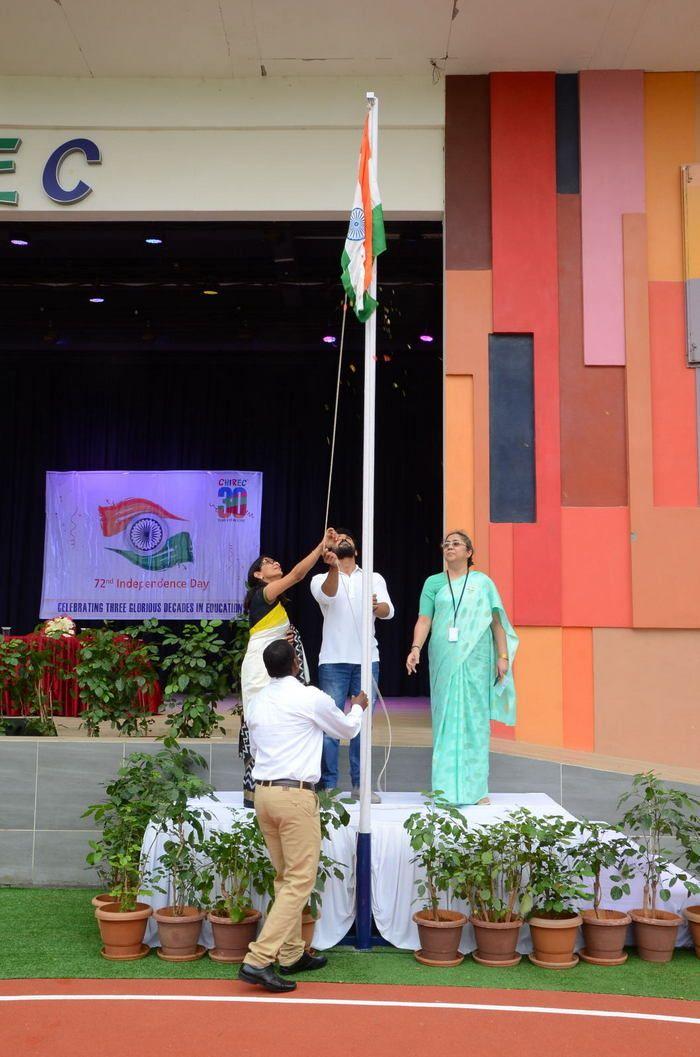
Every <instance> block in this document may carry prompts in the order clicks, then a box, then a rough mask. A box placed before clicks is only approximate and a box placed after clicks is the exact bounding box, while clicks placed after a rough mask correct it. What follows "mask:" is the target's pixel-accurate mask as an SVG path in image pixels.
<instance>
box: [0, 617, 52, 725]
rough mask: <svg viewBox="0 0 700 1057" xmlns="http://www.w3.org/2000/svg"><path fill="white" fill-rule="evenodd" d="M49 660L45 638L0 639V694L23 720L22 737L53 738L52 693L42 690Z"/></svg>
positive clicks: (46, 689) (48, 649) (48, 689)
mask: <svg viewBox="0 0 700 1057" xmlns="http://www.w3.org/2000/svg"><path fill="white" fill-rule="evenodd" d="M52 660H53V651H52V649H51V646H50V644H49V642H47V641H46V638H43V639H35V640H34V641H32V642H29V641H27V640H26V639H19V638H3V639H0V693H3V692H4V693H7V695H8V697H9V699H10V701H11V703H12V707H13V708H14V709H16V710H17V711H18V712H20V713H22V714H23V716H24V717H26V718H25V719H24V721H23V724H22V727H23V729H22V733H23V734H25V735H41V736H49V737H55V736H56V725H55V723H54V720H53V701H52V697H51V690H50V688H47V687H46V686H45V678H46V674H47V672H48V670H49V668H50V667H51V664H52Z"/></svg>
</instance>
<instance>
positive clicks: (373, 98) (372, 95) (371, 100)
mask: <svg viewBox="0 0 700 1057" xmlns="http://www.w3.org/2000/svg"><path fill="white" fill-rule="evenodd" d="M365 98H366V99H367V103H368V104H369V106H374V104H375V103H376V102H377V96H376V95H375V93H374V92H367V93H366V96H365Z"/></svg>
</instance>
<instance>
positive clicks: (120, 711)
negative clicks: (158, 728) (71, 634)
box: [75, 626, 157, 737]
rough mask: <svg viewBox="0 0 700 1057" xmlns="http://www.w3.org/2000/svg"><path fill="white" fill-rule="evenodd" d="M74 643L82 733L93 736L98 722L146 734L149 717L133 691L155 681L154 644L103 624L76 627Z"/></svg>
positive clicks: (98, 731)
mask: <svg viewBox="0 0 700 1057" xmlns="http://www.w3.org/2000/svg"><path fill="white" fill-rule="evenodd" d="M78 641H79V644H80V649H79V652H78V660H77V663H76V666H75V678H76V681H77V683H78V688H79V691H80V698H81V701H82V702H83V705H84V710H83V712H82V716H81V718H82V722H83V725H84V726H85V728H86V730H87V732H88V735H89V736H90V737H98V736H99V733H100V724H101V723H109V724H110V725H111V726H112V727H113V728H114V729H115V730H117V731H118V732H119V733H120V734H126V735H135V734H141V735H146V734H148V728H149V724H150V715H149V713H148V712H147V711H146V710H145V709H144V708H143V707H142V705H141V704H140V702H139V700H138V695H139V692H140V691H142V690H146V689H148V688H149V687H151V686H152V685H153V684H154V683H155V681H156V672H155V667H154V665H155V662H156V661H157V651H156V649H155V647H154V646H153V645H150V644H148V643H146V642H140V641H137V640H134V639H133V638H132V637H131V636H130V635H127V634H125V633H123V632H116V631H114V630H113V629H112V628H109V627H107V626H105V627H103V628H90V629H88V630H86V631H82V632H81V633H80V635H79V637H78Z"/></svg>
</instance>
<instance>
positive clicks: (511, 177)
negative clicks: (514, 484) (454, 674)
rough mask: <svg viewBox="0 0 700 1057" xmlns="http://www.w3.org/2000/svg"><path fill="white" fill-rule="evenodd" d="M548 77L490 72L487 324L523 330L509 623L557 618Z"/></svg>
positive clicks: (553, 209)
mask: <svg viewBox="0 0 700 1057" xmlns="http://www.w3.org/2000/svg"><path fill="white" fill-rule="evenodd" d="M555 139H556V137H555V97H554V74H550V73H498V74H492V75H491V204H492V231H493V321H494V330H495V331H496V332H531V333H532V334H534V352H535V460H536V474H537V515H536V516H537V520H536V522H535V523H533V524H530V525H515V526H514V527H513V555H514V562H513V595H514V607H513V619H514V621H515V622H516V623H518V624H532V625H538V624H539V625H554V626H557V625H560V624H561V518H560V491H561V482H560V456H559V344H558V342H559V324H558V293H557V198H556V142H555Z"/></svg>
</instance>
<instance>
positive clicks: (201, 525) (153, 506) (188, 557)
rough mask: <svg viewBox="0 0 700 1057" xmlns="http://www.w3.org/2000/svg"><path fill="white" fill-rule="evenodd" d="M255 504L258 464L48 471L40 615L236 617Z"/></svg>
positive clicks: (253, 536)
mask: <svg viewBox="0 0 700 1057" xmlns="http://www.w3.org/2000/svg"><path fill="white" fill-rule="evenodd" d="M261 503H262V474H261V473H259V472H258V471H248V470H172V471H131V472H129V471H125V472H82V471H73V472H68V473H48V474H47V475H46V536H45V547H44V581H43V588H42V599H41V610H40V616H41V618H42V619H46V618H50V617H56V616H67V617H72V618H74V619H76V620H81V621H82V620H130V619H132V618H134V617H158V618H160V619H163V620H191V619H193V618H199V619H213V618H219V617H224V618H235V617H237V616H239V615H240V614H241V613H242V608H243V607H242V603H243V598H244V595H245V579H246V574H247V571H248V568H249V566H250V564H251V562H253V561H254V559H255V558H257V556H258V553H259V549H260V510H261Z"/></svg>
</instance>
